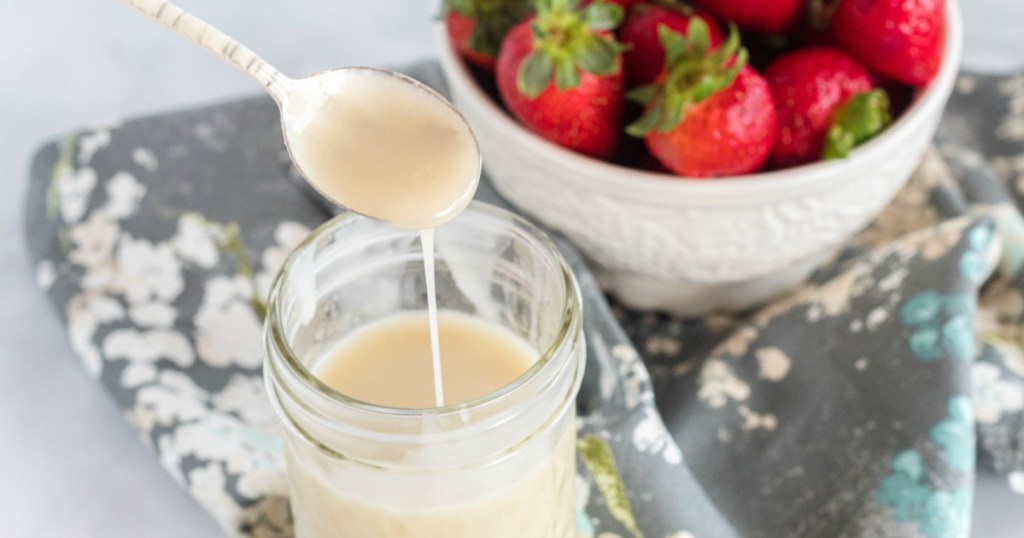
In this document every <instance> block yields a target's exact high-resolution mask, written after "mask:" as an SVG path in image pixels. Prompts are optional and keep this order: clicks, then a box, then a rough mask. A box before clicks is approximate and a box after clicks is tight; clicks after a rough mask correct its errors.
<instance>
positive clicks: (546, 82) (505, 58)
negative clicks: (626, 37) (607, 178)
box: [497, 0, 624, 158]
mask: <svg viewBox="0 0 1024 538" xmlns="http://www.w3.org/2000/svg"><path fill="white" fill-rule="evenodd" d="M578 5H579V3H578V0H548V1H540V2H538V9H537V17H536V18H535V19H532V20H529V21H526V22H524V23H521V24H519V25H518V26H516V27H515V28H513V29H512V31H510V32H509V33H508V36H506V37H505V41H504V42H503V43H502V44H501V51H500V52H499V53H498V63H497V82H498V90H499V92H500V93H501V98H502V100H503V101H504V102H505V105H506V106H508V109H509V111H511V112H512V114H513V115H514V116H515V117H516V118H518V119H519V121H521V122H522V123H523V125H525V126H526V128H527V129H529V130H531V131H533V132H534V133H537V134H538V135H540V136H541V137H543V138H545V139H547V140H550V141H552V142H554V143H556V144H559V145H561V146H564V147H566V148H569V149H572V150H574V151H578V152H580V153H583V154H585V155H591V156H593V157H599V158H605V157H608V156H609V155H611V153H612V152H613V151H615V148H616V146H617V145H618V141H619V129H620V125H621V120H622V110H623V105H624V99H623V75H622V53H621V52H622V47H621V45H619V44H618V43H617V42H616V41H615V38H614V36H613V35H612V34H611V31H610V30H611V29H612V28H614V27H615V25H616V24H618V21H619V20H620V19H621V18H622V8H621V7H619V6H616V5H611V4H606V3H604V2H595V3H593V4H591V5H589V6H587V7H586V8H584V9H583V10H580V9H578Z"/></svg>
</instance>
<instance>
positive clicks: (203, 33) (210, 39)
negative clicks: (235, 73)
mask: <svg viewBox="0 0 1024 538" xmlns="http://www.w3.org/2000/svg"><path fill="white" fill-rule="evenodd" d="M124 3H126V4H128V5H129V6H131V7H133V8H135V9H136V10H138V11H139V12H141V13H142V14H143V15H146V16H147V17H149V18H151V19H153V20H155V21H157V22H159V23H160V24H162V25H164V26H165V27H167V28H168V29H170V30H171V31H173V32H175V33H177V34H178V35H179V36H181V37H183V38H185V39H187V40H189V41H191V42H193V43H195V44H196V45H199V46H200V47H203V48H204V49H206V50H208V51H210V52H212V53H213V54H214V55H216V56H218V57H220V58H221V59H222V60H224V61H225V62H227V63H229V64H231V65H233V66H235V67H237V68H238V69H239V70H241V71H242V72H243V73H245V74H247V75H249V76H251V77H252V78H254V79H256V80H257V81H258V82H259V83H260V84H262V85H263V87H264V88H266V90H267V92H269V93H270V95H271V96H272V97H273V98H274V100H276V101H277V102H278V103H279V104H280V103H283V102H284V98H285V94H286V93H287V87H288V85H289V83H290V82H291V80H290V79H289V78H287V77H285V76H284V75H282V74H281V73H280V72H279V71H278V70H277V69H275V68H274V67H273V66H272V65H270V64H269V63H267V62H266V61H264V60H263V58H260V57H259V56H257V55H256V53H255V52H253V51H251V50H249V48H248V47H246V46H245V45H242V44H241V43H239V42H238V41H235V40H234V39H233V38H232V37H231V36H229V35H227V34H225V33H224V32H222V31H220V30H218V29H217V28H215V27H214V26H213V25H211V24H209V23H207V22H206V21H204V20H202V19H200V18H199V17H196V16H195V15H192V14H191V13H188V12H187V11H185V10H183V9H181V8H180V7H178V6H176V5H174V4H172V3H170V2H168V1H166V0H124Z"/></svg>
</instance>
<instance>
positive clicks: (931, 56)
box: [832, 0, 946, 87]
mask: <svg viewBox="0 0 1024 538" xmlns="http://www.w3.org/2000/svg"><path fill="white" fill-rule="evenodd" d="M945 28H946V1H945V0H842V1H841V2H840V3H839V7H838V8H837V9H836V12H835V15H834V16H833V17H832V29H833V31H834V32H835V34H836V37H837V38H838V39H839V42H840V43H842V44H843V46H844V47H846V49H847V50H849V51H850V52H851V53H852V54H853V55H854V57H856V58H857V59H858V60H860V61H861V62H863V63H864V65H866V66H868V67H870V68H871V69H874V70H875V71H878V72H879V73H881V74H883V75H885V76H887V77H891V78H893V79H896V80H898V81H900V82H902V83H904V84H909V85H911V86H916V87H922V86H926V85H928V83H929V82H931V80H932V79H933V78H935V75H936V73H938V72H939V65H940V64H941V63H942V45H943V38H944V37H945Z"/></svg>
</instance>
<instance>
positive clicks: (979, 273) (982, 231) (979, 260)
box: [960, 226, 992, 283]
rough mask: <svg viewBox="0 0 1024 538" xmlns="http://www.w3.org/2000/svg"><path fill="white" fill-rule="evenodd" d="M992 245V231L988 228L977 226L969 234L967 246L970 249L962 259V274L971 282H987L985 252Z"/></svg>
mask: <svg viewBox="0 0 1024 538" xmlns="http://www.w3.org/2000/svg"><path fill="white" fill-rule="evenodd" d="M991 243H992V229H991V228H989V227H988V226H975V227H974V228H972V229H971V231H970V232H967V245H968V246H969V247H970V248H969V249H968V250H966V251H965V252H964V253H963V256H961V257H960V274H961V275H963V276H964V278H966V279H968V280H970V281H971V282H978V283H980V282H981V281H983V280H985V277H986V276H987V273H988V264H987V263H986V261H985V251H986V250H988V247H989V244H991Z"/></svg>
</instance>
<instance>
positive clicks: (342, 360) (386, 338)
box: [313, 311, 538, 409]
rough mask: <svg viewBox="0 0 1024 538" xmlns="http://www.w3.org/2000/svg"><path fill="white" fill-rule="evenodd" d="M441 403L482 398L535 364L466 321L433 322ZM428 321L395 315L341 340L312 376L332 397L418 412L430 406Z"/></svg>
mask: <svg viewBox="0 0 1024 538" xmlns="http://www.w3.org/2000/svg"><path fill="white" fill-rule="evenodd" d="M437 320H438V334H439V336H440V343H441V349H440V351H441V353H440V355H441V372H442V380H443V382H444V388H445V403H447V404H458V403H463V402H468V401H470V400H475V399H477V398H480V397H482V396H486V395H488V394H490V393H492V392H494V391H496V390H498V389H500V388H501V387H504V386H505V385H507V384H509V383H511V382H512V381H513V380H515V379H516V378H517V377H519V376H520V375H522V374H523V373H524V372H525V371H526V370H527V369H529V367H530V365H532V364H533V363H534V361H536V360H537V355H538V354H537V351H535V350H534V349H533V348H531V347H530V345H529V344H527V343H526V342H525V341H524V340H523V339H522V338H519V337H518V336H516V335H515V334H513V333H512V332H510V331H508V330H507V329H504V328H502V327H498V326H496V325H492V324H490V323H487V322H484V321H481V320H479V319H477V318H474V317H471V316H468V315H466V314H459V313H455V312H448V311H442V312H440V313H439V315H438V317H437ZM432 363H433V361H432V360H431V352H430V332H429V330H428V317H427V316H426V315H424V314H423V313H409V314H400V315H396V316H394V317H392V318H389V319H386V320H384V321H381V322H377V323H374V324H371V325H369V326H367V327H364V328H363V329H360V330H359V331H356V332H355V333H353V334H351V335H349V336H347V337H346V338H345V339H344V340H342V341H341V342H340V343H339V344H338V345H337V346H336V347H334V348H333V349H331V350H330V351H328V352H327V353H326V354H325V355H324V357H323V358H322V359H321V360H320V361H318V363H317V364H316V366H315V367H314V369H313V373H314V374H316V376H317V377H318V378H320V380H322V381H323V382H324V383H326V384H327V385H328V386H330V387H331V388H333V389H334V390H337V391H338V392H340V393H342V394H345V395H347V396H350V397H352V398H356V399H358V400H362V401H364V402H367V403H372V404H377V405H383V406H387V407H402V408H408V409H422V408H427V407H433V406H434V403H435V402H434V385H433V377H434V376H433V364H432Z"/></svg>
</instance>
